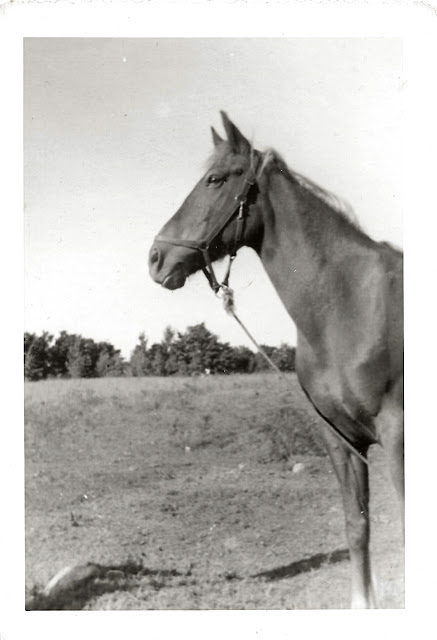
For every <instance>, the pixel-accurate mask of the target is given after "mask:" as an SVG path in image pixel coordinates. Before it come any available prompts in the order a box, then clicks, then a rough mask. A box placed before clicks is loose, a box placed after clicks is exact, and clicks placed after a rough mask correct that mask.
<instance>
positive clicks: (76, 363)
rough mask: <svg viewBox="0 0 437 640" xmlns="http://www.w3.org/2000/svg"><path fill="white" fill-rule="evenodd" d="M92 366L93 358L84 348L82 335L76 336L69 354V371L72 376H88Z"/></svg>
mask: <svg viewBox="0 0 437 640" xmlns="http://www.w3.org/2000/svg"><path fill="white" fill-rule="evenodd" d="M90 366H91V358H90V356H89V354H88V353H86V352H85V351H84V349H83V338H82V336H75V340H74V342H73V344H72V345H70V347H69V349H68V354H67V373H68V375H69V377H70V378H86V377H88V376H87V373H88V371H89V370H90Z"/></svg>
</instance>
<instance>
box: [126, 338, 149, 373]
mask: <svg viewBox="0 0 437 640" xmlns="http://www.w3.org/2000/svg"><path fill="white" fill-rule="evenodd" d="M138 339H139V341H140V342H139V344H137V345H136V346H135V348H134V350H133V351H132V354H131V357H130V369H131V372H132V375H133V376H138V377H141V376H145V375H148V368H149V367H148V354H147V338H146V336H145V334H144V333H140V335H139V336H138Z"/></svg>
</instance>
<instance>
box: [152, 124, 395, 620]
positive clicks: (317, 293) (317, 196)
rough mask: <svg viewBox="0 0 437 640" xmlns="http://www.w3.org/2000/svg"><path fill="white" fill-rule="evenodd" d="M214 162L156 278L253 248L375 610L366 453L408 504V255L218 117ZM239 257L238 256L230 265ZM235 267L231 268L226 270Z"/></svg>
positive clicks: (359, 600) (364, 595) (171, 279)
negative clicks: (279, 314)
mask: <svg viewBox="0 0 437 640" xmlns="http://www.w3.org/2000/svg"><path fill="white" fill-rule="evenodd" d="M222 119H223V124H224V128H225V131H226V134H227V140H223V139H222V138H221V137H220V136H219V135H218V134H217V133H216V131H214V129H213V130H212V132H213V140H214V145H215V152H214V155H213V156H212V158H211V160H210V163H209V168H208V170H207V172H206V174H205V175H204V177H203V178H202V179H201V180H200V182H199V183H198V184H197V185H196V187H195V188H194V189H193V191H192V192H191V193H190V195H189V196H188V197H187V199H186V200H185V202H184V203H183V205H182V206H181V208H180V209H179V211H177V213H176V214H175V215H174V216H173V217H172V218H171V219H170V220H169V221H168V222H167V224H166V225H165V226H164V227H163V229H162V231H161V232H160V234H159V235H158V236H157V237H156V239H155V242H154V244H153V246H152V248H151V250H150V257H149V267H150V274H151V276H152V278H153V279H154V280H155V281H156V282H158V283H160V284H162V285H163V286H164V287H166V288H168V289H176V288H179V287H182V286H183V285H184V283H185V280H186V278H187V277H188V276H189V275H191V274H193V273H195V272H196V271H198V270H199V269H203V271H204V273H205V275H206V276H207V278H208V280H209V282H210V284H211V286H212V287H213V289H215V290H218V288H219V287H220V286H221V285H219V284H218V282H217V280H216V277H215V274H214V271H213V267H212V263H213V261H214V260H217V259H218V258H222V257H224V256H226V255H230V256H231V259H232V258H233V257H234V256H235V253H236V251H237V250H238V248H239V247H241V246H243V245H246V246H248V247H251V248H252V249H254V250H255V251H256V252H257V254H258V255H259V257H260V258H261V261H262V263H263V265H264V268H265V270H266V271H267V273H268V275H269V277H270V279H271V281H272V283H273V285H274V287H275V289H276V291H277V292H278V294H279V296H280V298H281V299H282V302H283V303H284V305H285V307H286V309H287V310H288V313H289V314H290V316H291V317H292V318H293V320H294V322H295V324H296V326H297V331H298V344H297V356H296V370H297V375H298V378H299V382H300V384H301V385H302V388H303V390H304V391H305V393H306V395H307V396H308V398H309V400H310V401H311V402H312V404H313V405H314V407H315V408H316V410H317V412H318V413H319V414H320V415H321V416H322V417H323V418H324V419H325V421H326V430H325V431H324V434H323V435H324V439H325V442H326V446H327V450H328V453H329V456H330V458H331V460H332V463H333V466H334V468H335V472H336V475H337V477H338V480H339V483H340V487H341V492H342V497H343V504H344V510H345V516H346V533H347V539H348V544H349V548H350V559H351V571H352V606H353V607H359V608H363V607H375V606H377V605H376V600H375V593H374V588H373V582H372V573H371V566H370V556H369V534H370V526H369V525H370V523H369V510H368V505H369V482H368V465H367V451H368V448H369V446H370V445H371V444H375V443H379V444H381V445H382V446H383V447H384V449H385V451H386V455H387V459H388V463H389V466H390V471H391V476H392V479H393V482H394V484H395V487H396V490H397V492H398V494H399V498H400V500H401V504H402V513H403V496H404V462H403V458H404V455H403V451H404V445H403V278H402V269H403V257H402V253H401V252H399V251H397V250H396V249H394V248H392V247H391V246H389V245H388V244H386V243H377V242H374V241H373V240H371V239H370V238H369V237H368V236H367V235H366V234H365V233H364V232H363V231H362V230H361V229H360V228H359V226H358V224H357V223H356V222H355V221H353V220H352V219H351V213H350V211H348V208H347V207H346V206H345V204H344V203H343V202H342V201H340V200H339V199H338V198H335V197H334V196H333V195H332V194H330V193H329V192H327V191H325V190H324V189H322V188H321V187H318V186H317V185H315V184H314V183H313V182H311V181H310V180H308V179H306V178H304V177H303V176H301V175H299V174H298V173H296V172H294V171H292V170H290V169H289V168H288V167H287V165H286V164H285V162H284V161H283V160H282V159H281V157H280V156H279V155H278V154H277V153H276V152H275V151H273V150H269V151H267V152H264V153H261V152H259V151H257V150H255V149H253V148H252V146H251V145H250V143H249V142H248V141H247V140H246V138H245V137H244V136H243V135H242V133H241V132H240V131H239V130H238V129H237V127H236V126H235V125H234V124H233V123H232V122H231V121H230V120H229V118H228V117H227V115H226V114H225V113H223V112H222ZM229 264H231V262H230V263H229ZM228 274H229V272H228Z"/></svg>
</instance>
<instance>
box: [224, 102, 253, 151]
mask: <svg viewBox="0 0 437 640" xmlns="http://www.w3.org/2000/svg"><path fill="white" fill-rule="evenodd" d="M220 115H221V117H222V120H223V126H224V128H225V131H226V135H227V136H228V142H229V144H230V146H231V149H232V150H233V151H235V152H238V153H247V154H248V153H250V149H251V146H250V142H249V141H248V140H246V138H245V137H244V136H243V134H242V133H241V131H240V130H239V129H237V127H236V126H235V124H234V123H233V122H231V121H230V120H229V118H228V115H227V113H225V112H224V111H220Z"/></svg>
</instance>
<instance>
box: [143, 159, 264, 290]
mask: <svg viewBox="0 0 437 640" xmlns="http://www.w3.org/2000/svg"><path fill="white" fill-rule="evenodd" d="M257 164H258V163H257V162H256V163H255V166H251V167H250V168H249V170H248V171H247V173H246V175H245V178H244V181H243V185H242V189H241V191H240V192H239V193H238V194H237V195H236V196H235V198H234V201H233V202H234V206H232V208H231V209H229V210H226V211H224V212H223V213H222V215H220V216H219V218H218V220H217V222H216V224H215V225H213V227H212V229H211V230H210V231H209V233H207V235H206V236H205V238H203V239H201V240H182V239H179V238H171V237H168V236H165V235H161V234H160V235H158V236H156V238H155V240H158V241H159V242H165V243H167V244H173V245H175V246H177V247H187V248H188V249H195V250H197V251H200V252H201V253H202V256H203V259H204V262H205V265H204V266H203V267H202V271H203V273H204V274H205V277H206V279H207V280H208V283H209V286H210V287H211V289H212V290H213V291H214V293H217V292H218V291H219V290H220V288H221V287H223V286H224V287H227V286H228V282H229V276H230V272H231V267H232V262H233V260H234V258H235V256H236V254H237V249H238V246H239V245H240V243H241V241H242V239H243V234H244V224H245V220H246V215H245V204H246V202H247V198H248V196H249V192H250V190H251V188H252V187H253V186H254V185H255V184H256V178H257V176H256V166H257ZM237 207H238V216H237V226H236V230H235V238H234V243H233V247H232V249H231V252H230V254H229V264H228V268H227V270H226V275H225V277H224V279H223V282H222V283H221V284H219V283H218V281H217V278H216V276H215V273H214V269H213V266H212V261H211V256H210V254H209V248H210V246H211V242H212V241H213V240H214V238H216V237H217V236H218V234H219V233H220V232H221V231H223V229H224V228H225V226H226V225H227V224H228V222H229V221H230V219H231V218H232V217H233V216H234V214H235V211H236V209H237Z"/></svg>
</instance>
